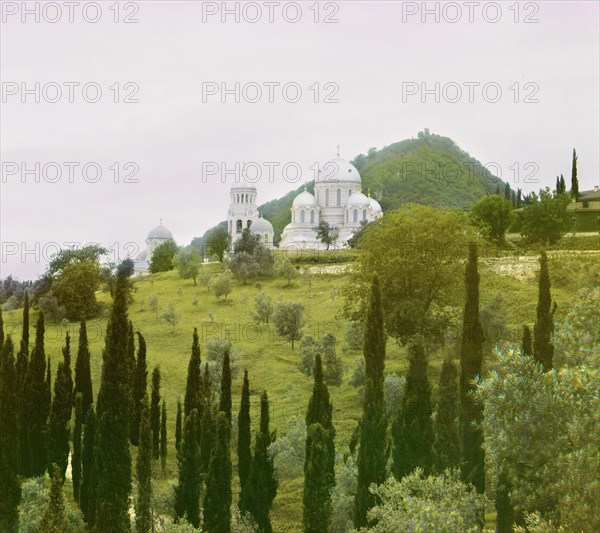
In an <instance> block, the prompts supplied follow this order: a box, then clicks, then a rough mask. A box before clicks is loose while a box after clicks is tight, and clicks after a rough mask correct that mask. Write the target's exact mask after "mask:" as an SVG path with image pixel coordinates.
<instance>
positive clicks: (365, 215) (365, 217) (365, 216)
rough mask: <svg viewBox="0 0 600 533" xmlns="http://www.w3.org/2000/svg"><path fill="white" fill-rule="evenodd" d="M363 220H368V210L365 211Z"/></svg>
mask: <svg viewBox="0 0 600 533" xmlns="http://www.w3.org/2000/svg"><path fill="white" fill-rule="evenodd" d="M363 220H367V210H366V209H363Z"/></svg>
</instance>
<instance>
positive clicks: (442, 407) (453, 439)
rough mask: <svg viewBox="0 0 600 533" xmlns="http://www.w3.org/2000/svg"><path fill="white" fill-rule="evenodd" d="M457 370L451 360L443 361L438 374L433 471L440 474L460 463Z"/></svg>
mask: <svg viewBox="0 0 600 533" xmlns="http://www.w3.org/2000/svg"><path fill="white" fill-rule="evenodd" d="M459 412H460V409H459V405H458V370H457V368H456V365H455V364H454V361H453V360H452V359H446V360H444V363H443V364H442V372H441V374H440V384H439V398H438V402H437V410H436V417H435V425H434V435H435V436H434V443H433V450H434V457H435V470H436V472H438V473H442V472H443V471H444V470H445V469H446V468H455V467H457V466H458V464H459V462H460V439H459V436H458V415H459Z"/></svg>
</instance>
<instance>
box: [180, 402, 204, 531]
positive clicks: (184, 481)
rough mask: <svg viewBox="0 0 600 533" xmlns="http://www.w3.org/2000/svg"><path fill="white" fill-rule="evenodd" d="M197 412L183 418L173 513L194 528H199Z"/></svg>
mask: <svg viewBox="0 0 600 533" xmlns="http://www.w3.org/2000/svg"><path fill="white" fill-rule="evenodd" d="M197 425H198V411H197V410H196V409H192V411H191V412H190V414H189V416H186V417H185V424H184V429H183V439H182V441H181V447H180V450H179V454H178V457H177V459H178V463H179V483H178V485H177V487H176V488H175V513H176V516H177V518H185V519H186V520H187V521H188V522H189V523H190V524H192V526H194V527H195V528H199V527H200V450H199V449H198V439H197V431H198V430H197V428H196V426H197Z"/></svg>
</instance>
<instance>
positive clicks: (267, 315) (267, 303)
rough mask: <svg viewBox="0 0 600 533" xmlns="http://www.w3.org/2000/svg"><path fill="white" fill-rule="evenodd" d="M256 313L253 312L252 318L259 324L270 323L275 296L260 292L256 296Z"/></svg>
mask: <svg viewBox="0 0 600 533" xmlns="http://www.w3.org/2000/svg"><path fill="white" fill-rule="evenodd" d="M254 306H255V309H256V312H255V313H252V318H254V320H255V321H256V323H257V324H259V325H260V324H268V323H269V320H270V319H271V317H272V316H273V298H271V296H269V295H268V294H267V293H266V292H263V291H261V292H259V293H258V294H257V295H256V297H255V298H254Z"/></svg>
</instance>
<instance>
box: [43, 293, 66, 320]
mask: <svg viewBox="0 0 600 533" xmlns="http://www.w3.org/2000/svg"><path fill="white" fill-rule="evenodd" d="M37 306H38V309H39V310H40V311H42V312H43V313H44V318H46V319H48V320H49V321H51V322H60V321H61V320H62V319H63V318H65V316H66V314H67V311H66V309H65V308H64V306H62V305H58V300H57V299H56V296H55V295H54V293H53V292H52V291H51V290H50V291H48V292H47V293H46V294H43V295H42V296H40V299H39V300H38V303H37Z"/></svg>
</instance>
